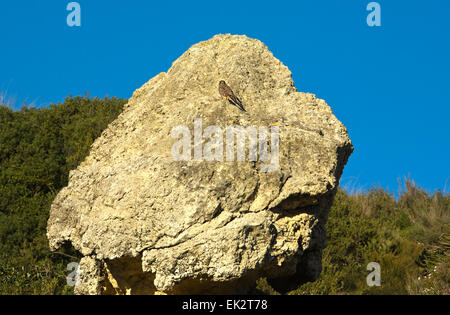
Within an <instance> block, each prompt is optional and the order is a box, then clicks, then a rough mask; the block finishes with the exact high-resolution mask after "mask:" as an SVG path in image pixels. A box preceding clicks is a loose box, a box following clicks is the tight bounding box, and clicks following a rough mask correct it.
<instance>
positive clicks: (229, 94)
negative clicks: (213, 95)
mask: <svg viewBox="0 0 450 315" xmlns="http://www.w3.org/2000/svg"><path fill="white" fill-rule="evenodd" d="M219 94H220V96H222V97H223V98H226V99H227V100H228V102H230V103H231V104H233V105H234V106H236V107H237V108H239V109H240V110H242V111H244V112H245V111H246V110H245V109H244V107H242V102H241V100H240V99H238V98H237V96H236V95H234V93H233V91H232V90H231V88H230V87H229V86H228V85H227V84H226V83H225V81H223V80H222V81H220V82H219Z"/></svg>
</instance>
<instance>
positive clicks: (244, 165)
mask: <svg viewBox="0 0 450 315" xmlns="http://www.w3.org/2000/svg"><path fill="white" fill-rule="evenodd" d="M220 80H225V81H226V82H227V83H228V84H229V85H230V86H231V87H232V88H233V91H234V92H235V93H236V95H238V96H239V98H240V99H241V101H242V103H243V104H244V107H245V109H246V112H242V111H240V110H239V109H237V108H236V107H234V106H231V105H230V104H228V103H227V102H225V101H224V100H222V99H221V98H220V95H219V94H218V90H217V89H218V83H219V81H220ZM199 123H200V124H201V134H200V138H198V133H197V138H196V127H199ZM177 126H182V128H181V129H182V130H184V131H186V130H189V134H190V135H193V136H192V141H191V140H189V146H188V149H189V152H184V153H187V155H186V156H188V157H190V159H186V160H177V159H175V158H174V154H173V147H174V145H175V144H176V143H177V141H180V139H179V138H174V137H173V130H174V128H176V127H177ZM238 126H240V127H242V128H244V129H245V128H249V127H254V128H255V129H254V130H256V131H257V133H258V137H259V138H258V139H257V140H258V141H257V142H256V144H257V145H256V147H257V148H256V151H255V152H256V153H257V156H258V159H256V160H255V159H251V158H250V152H251V150H252V149H253V148H252V141H251V140H250V139H247V140H245V138H244V139H243V140H242V139H241V140H239V138H238V137H236V139H237V141H236V143H234V142H233V143H231V145H229V141H228V142H227V140H229V139H227V138H226V134H227V128H230V127H233V128H234V127H238ZM209 127H214V128H212V129H211V128H209ZM275 127H276V128H275ZM208 128H209V129H208ZM197 129H198V128H197ZM247 130H249V129H247ZM264 130H267V133H266V134H264ZM211 131H214V132H211ZM275 131H277V132H278V133H275ZM218 134H219V135H218ZM274 134H276V136H277V138H276V137H275V138H274V137H273V135H274ZM218 139H219V140H220V139H223V142H219V144H217V142H214V141H217V140H218ZM264 139H266V140H267V142H264V141H262V140H264ZM213 140H214V141H213ZM233 141H234V136H233ZM239 141H241V143H240V142H239ZM242 141H244V142H242ZM192 144H193V145H192ZM239 144H242V145H244V144H248V145H246V146H245V148H246V152H245V155H246V159H245V160H243V161H241V160H237V159H235V160H233V159H229V156H227V149H229V148H233V149H235V150H234V151H235V153H236V154H237V153H238V150H239V149H238V147H239ZM264 144H267V146H266V147H265V146H264ZM274 144H277V145H278V146H277V147H276V148H277V151H276V153H277V155H276V163H275V164H273V165H271V166H274V167H271V168H270V169H265V166H267V164H268V161H267V159H266V160H264V159H262V157H263V153H264V152H263V149H264V150H265V149H269V148H270V149H271V151H272V152H271V154H272V155H271V156H272V157H274V155H273V153H274V152H273V149H274V146H273V145H274ZM253 145H254V146H255V143H253ZM211 147H213V148H214V150H210V151H208V152H210V153H211V152H214V155H213V156H214V159H208V156H207V154H205V152H206V153H207V149H206V148H209V149H211ZM352 151H353V147H352V144H351V141H350V139H349V137H348V134H347V130H346V128H345V126H344V125H343V124H342V123H341V122H339V121H338V120H337V118H336V117H335V116H334V115H333V113H332V111H331V108H330V107H329V106H328V105H327V104H326V102H325V101H324V100H321V99H318V98H316V96H315V95H313V94H309V93H302V92H298V91H297V89H296V88H295V86H294V83H293V81H292V76H291V72H290V71H289V69H288V68H287V67H286V66H285V65H283V64H282V63H281V62H280V61H279V60H278V59H276V58H275V57H274V56H273V55H272V53H271V52H270V51H269V50H268V48H267V47H266V46H265V45H264V44H263V43H261V42H260V41H258V40H256V39H251V38H248V37H246V36H234V35H216V36H215V37H213V38H212V39H210V40H208V41H204V42H201V43H198V44H196V45H194V46H192V47H191V48H190V49H189V50H188V51H186V52H185V53H184V54H183V55H182V56H181V57H180V58H179V59H177V60H176V61H175V62H174V63H173V65H172V67H171V68H170V69H169V70H168V72H167V73H161V74H159V75H157V76H156V77H154V78H153V79H151V80H150V81H149V82H148V83H146V84H145V85H144V86H143V87H141V88H140V89H138V90H137V91H136V92H135V93H134V94H133V97H132V98H131V99H130V100H129V102H128V104H127V105H126V106H125V108H124V112H123V113H122V114H121V115H120V116H119V117H118V118H117V119H116V120H115V121H114V122H112V123H111V124H110V125H109V127H108V128H107V129H106V130H105V131H104V132H103V133H102V135H101V136H100V137H99V138H98V139H97V140H96V141H95V142H94V144H93V145H92V147H91V151H90V154H89V156H88V157H87V158H86V160H85V161H84V162H83V163H81V165H80V166H79V167H78V168H77V169H76V170H73V171H71V172H70V176H69V183H68V186H67V187H65V188H64V189H62V190H61V191H60V193H59V194H58V195H57V197H56V199H55V200H54V202H53V204H52V207H51V211H50V218H49V221H48V232H47V235H48V239H49V243H50V247H51V249H53V250H55V249H57V248H59V247H60V246H62V244H64V243H65V242H70V243H71V244H72V245H73V246H74V248H75V249H77V250H78V251H80V252H81V253H82V254H83V255H84V256H85V257H84V258H83V260H82V264H81V266H82V267H83V266H84V268H85V269H86V270H84V272H82V274H81V278H82V281H81V282H80V284H79V285H78V286H77V288H76V292H77V293H79V294H134V293H137V294H142V293H145V294H190V293H200V294H202V293H206V294H223V293H245V292H247V291H248V290H249V289H250V288H251V286H252V285H253V284H254V283H255V281H256V279H258V278H259V277H266V278H268V279H269V281H270V283H271V284H272V285H273V286H274V287H276V288H277V289H278V290H280V291H283V290H284V291H285V290H287V289H289V288H291V287H293V286H295V285H298V284H299V283H302V282H304V281H311V280H314V279H316V278H317V277H318V276H319V274H320V271H321V252H322V249H323V247H324V246H325V228H324V225H325V222H326V219H327V216H328V211H329V209H330V206H331V203H332V200H333V197H334V194H335V192H336V189H337V186H338V184H339V178H340V176H341V174H342V171H343V168H344V165H345V164H346V163H347V160H348V158H349V156H350V154H351V153H352ZM220 153H222V155H220ZM198 154H200V158H199V155H198ZM202 154H203V155H202Z"/></svg>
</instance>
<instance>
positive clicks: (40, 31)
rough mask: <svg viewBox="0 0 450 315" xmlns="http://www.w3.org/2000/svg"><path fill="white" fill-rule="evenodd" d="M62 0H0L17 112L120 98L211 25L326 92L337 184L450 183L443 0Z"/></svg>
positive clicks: (448, 43) (8, 83)
mask: <svg viewBox="0 0 450 315" xmlns="http://www.w3.org/2000/svg"><path fill="white" fill-rule="evenodd" d="M69 2H70V1H65V0H46V1H41V0H39V1H38V0H26V1H23V0H16V1H1V3H0V39H1V44H0V91H2V92H3V93H5V92H7V95H8V96H9V97H10V99H11V100H13V101H15V102H14V103H15V106H16V108H20V105H21V104H22V103H23V102H25V103H27V104H30V103H31V104H34V105H35V106H48V105H49V104H50V103H57V102H61V101H63V100H64V98H65V97H66V96H68V95H84V93H85V92H87V91H89V92H90V94H91V95H92V96H99V97H103V96H105V95H109V96H118V97H124V98H129V97H130V96H131V94H132V93H133V91H134V90H135V89H136V88H138V87H140V86H141V85H143V84H144V83H145V82H146V81H148V80H149V79H150V78H152V77H153V76H155V75H156V74H158V73H159V72H162V71H167V70H168V68H169V67H170V65H171V63H172V62H173V61H174V60H175V59H177V58H178V57H179V56H180V55H181V54H182V53H183V52H184V51H186V50H187V49H188V48H189V47H190V46H191V45H193V44H195V43H197V42H199V41H203V40H207V39H209V38H211V37H213V36H214V35H215V34H218V33H231V34H245V35H247V36H249V37H253V38H257V39H259V40H261V41H262V42H264V43H265V44H266V45H267V46H268V47H269V49H270V50H271V51H272V52H273V53H274V55H275V57H277V58H278V59H280V60H281V61H282V62H283V63H284V64H285V65H287V66H288V67H289V69H290V70H291V71H292V73H293V78H294V81H295V85H296V87H297V89H298V90H299V91H302V92H311V93H314V94H316V95H317V96H318V97H319V98H323V99H325V100H326V101H327V102H328V104H329V105H330V106H331V107H332V109H333V112H334V113H335V115H336V116H337V117H338V119H340V120H341V121H342V122H343V123H344V124H345V125H346V126H347V128H348V131H349V134H350V138H351V140H352V142H353V144H354V146H355V151H354V153H353V155H352V156H351V157H350V160H349V162H348V164H347V166H346V168H345V171H344V174H343V177H342V179H341V184H343V185H344V186H347V187H354V188H355V189H365V188H369V187H370V186H371V185H373V184H375V185H380V186H382V187H384V188H389V190H390V191H391V192H397V189H398V182H397V179H398V178H404V177H406V176H408V175H411V178H412V179H414V180H415V181H416V182H417V183H418V184H419V185H421V186H423V187H425V188H427V189H428V190H429V191H434V190H435V189H441V190H444V189H445V190H446V192H449V191H450V163H449V162H450V141H449V135H450V127H449V125H450V124H449V122H450V119H449V118H450V79H449V75H450V18H449V15H450V1H448V0H429V1H405V0H390V1H377V2H378V3H379V4H380V7H381V26H375V27H369V26H368V25H367V15H368V14H369V13H370V12H369V11H367V10H366V7H367V5H368V4H369V3H370V2H371V1H369V0H346V1H336V0H328V1H323V0H314V1H313V0H308V1H306V0H296V1H282V0H278V1H262V0H259V1H244V0H240V1H235V0H229V1H222V3H223V4H219V1H194V0H192V1H150V0H148V1H144V0H128V1H117V0H111V1H102V0H89V1H88V0H84V1H83V0H80V1H77V2H78V3H79V4H80V6H81V26H80V27H69V26H68V25H67V23H66V19H67V15H68V14H69V13H70V12H69V11H66V6H67V4H68V3H69Z"/></svg>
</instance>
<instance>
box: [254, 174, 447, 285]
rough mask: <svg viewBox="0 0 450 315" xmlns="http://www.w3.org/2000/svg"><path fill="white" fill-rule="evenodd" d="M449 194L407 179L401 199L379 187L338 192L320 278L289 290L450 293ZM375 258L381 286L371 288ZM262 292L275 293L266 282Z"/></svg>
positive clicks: (328, 223) (261, 283) (263, 282)
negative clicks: (369, 278)
mask: <svg viewBox="0 0 450 315" xmlns="http://www.w3.org/2000/svg"><path fill="white" fill-rule="evenodd" d="M449 210H450V195H448V194H447V195H443V194H442V193H441V192H439V191H437V192H435V193H434V194H432V195H430V194H427V193H426V192H425V191H424V190H423V189H421V188H419V187H417V186H416V185H415V184H414V182H412V181H410V180H406V181H405V183H404V190H403V191H402V192H401V193H400V195H399V198H398V200H396V199H395V198H394V196H393V195H391V194H389V193H388V192H386V191H384V190H382V189H380V188H372V189H371V190H369V191H367V192H365V193H358V194H348V193H346V192H345V191H343V190H339V191H338V193H337V195H336V198H335V200H334V204H333V206H332V208H331V211H330V214H329V219H328V222H327V226H326V229H327V247H326V248H325V250H324V252H323V261H322V263H323V270H322V274H321V276H320V277H319V279H318V280H317V281H315V282H309V283H306V284H304V285H302V286H300V287H299V288H298V289H296V290H294V291H292V292H290V293H289V294H450V268H449V267H450V257H449V253H448V250H449V247H450V211H449ZM370 262H378V263H379V264H380V267H381V286H380V287H376V286H374V287H369V286H368V285H367V282H366V277H367V275H368V274H369V273H370V271H367V270H366V267H367V265H368V264H369V263H370ZM257 288H258V289H259V290H261V291H263V292H266V293H268V294H273V293H274V290H273V289H272V288H270V286H269V285H268V284H267V282H266V281H264V280H260V281H259V283H258V287H257Z"/></svg>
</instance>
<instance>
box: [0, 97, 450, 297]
mask: <svg viewBox="0 0 450 315" xmlns="http://www.w3.org/2000/svg"><path fill="white" fill-rule="evenodd" d="M124 103H125V100H123V99H116V98H110V99H106V98H105V99H103V100H101V99H98V98H94V99H91V98H89V97H74V98H73V97H69V98H67V99H66V100H65V102H64V103H61V104H57V105H51V106H50V108H45V109H31V108H26V107H24V108H22V110H20V111H12V110H11V109H9V108H8V107H6V106H0V294H72V293H73V291H72V288H70V287H68V286H66V276H67V275H68V273H69V271H67V270H66V266H67V264H68V263H69V262H72V261H79V258H80V256H79V255H78V254H77V253H76V252H75V251H74V250H73V249H71V248H66V249H65V250H64V251H60V252H59V253H52V252H50V251H49V248H48V241H47V238H46V224H47V220H48V215H49V209H50V205H51V202H52V200H53V199H54V197H55V196H56V194H57V193H58V191H59V190H60V189H61V188H63V187H64V186H65V185H67V180H68V174H69V171H70V170H72V169H74V168H76V167H77V165H78V164H79V163H81V162H82V161H83V159H84V158H85V157H86V155H87V154H88V152H89V148H90V146H91V144H92V143H93V141H94V140H95V139H96V138H97V137H98V136H100V134H101V132H102V131H103V130H104V129H105V128H106V126H107V125H108V124H109V123H110V122H111V121H113V120H114V119H115V118H116V117H117V116H118V115H119V114H120V113H121V111H122V109H123V105H124ZM449 209H450V195H448V194H447V195H444V194H442V193H441V192H439V191H437V192H435V193H433V194H429V193H427V192H425V191H424V190H423V189H421V188H419V187H417V186H416V185H415V184H414V182H412V181H410V180H406V181H405V183H404V189H403V191H401V192H400V194H399V197H398V198H397V199H396V198H394V196H392V195H391V194H389V193H388V192H386V191H384V190H382V189H379V188H373V189H371V190H369V191H367V192H364V193H358V194H349V193H346V192H345V191H343V190H339V191H338V193H337V195H336V198H335V202H334V205H333V207H332V209H331V211H330V215H329V220H328V222H327V233H328V246H327V247H326V249H325V250H324V253H323V271H322V274H321V276H320V278H319V279H318V280H317V281H316V282H313V283H306V284H304V285H302V286H300V287H299V288H297V289H296V290H294V291H292V292H290V294H450V271H449V270H450V259H449V255H448V250H449V247H450V211H449ZM372 261H374V262H378V263H379V264H380V266H381V286H380V287H368V286H367V284H366V276H367V275H368V273H369V271H367V270H366V266H367V264H368V263H369V262H372ZM257 289H258V290H259V291H260V292H261V291H262V292H264V293H267V294H277V292H276V291H275V290H274V289H273V288H271V287H270V286H269V285H268V284H267V281H265V279H260V280H259V281H258V286H257Z"/></svg>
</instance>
